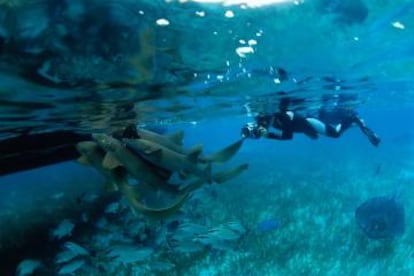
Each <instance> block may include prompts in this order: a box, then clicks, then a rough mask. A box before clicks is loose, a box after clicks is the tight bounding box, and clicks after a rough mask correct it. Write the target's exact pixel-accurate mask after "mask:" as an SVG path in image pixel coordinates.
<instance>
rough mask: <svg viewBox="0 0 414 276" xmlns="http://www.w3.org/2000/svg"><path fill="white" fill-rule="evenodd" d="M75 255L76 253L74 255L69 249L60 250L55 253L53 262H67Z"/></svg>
mask: <svg viewBox="0 0 414 276" xmlns="http://www.w3.org/2000/svg"><path fill="white" fill-rule="evenodd" d="M76 257H77V255H76V253H75V252H72V251H70V250H65V251H62V252H60V253H59V254H57V255H56V257H55V263H56V264H63V263H67V262H69V261H71V260H73V259H74V258H76Z"/></svg>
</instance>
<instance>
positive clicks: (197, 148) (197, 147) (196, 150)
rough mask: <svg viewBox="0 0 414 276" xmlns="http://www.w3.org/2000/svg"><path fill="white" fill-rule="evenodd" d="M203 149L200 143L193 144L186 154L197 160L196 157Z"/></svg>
mask: <svg viewBox="0 0 414 276" xmlns="http://www.w3.org/2000/svg"><path fill="white" fill-rule="evenodd" d="M202 151H203V145H202V144H198V145H195V146H194V147H192V148H191V149H190V150H189V151H188V153H187V155H188V156H191V158H195V161H197V159H198V157H199V156H200V154H201V152H202Z"/></svg>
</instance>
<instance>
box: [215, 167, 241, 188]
mask: <svg viewBox="0 0 414 276" xmlns="http://www.w3.org/2000/svg"><path fill="white" fill-rule="evenodd" d="M248 167H249V165H248V164H246V163H245V164H242V165H239V166H237V167H234V168H232V169H229V170H225V171H220V172H218V173H215V174H214V175H213V181H214V182H215V183H217V184H221V183H224V182H226V181H229V180H230V179H233V178H235V177H236V176H238V175H239V174H241V173H242V172H243V171H245V170H247V169H248Z"/></svg>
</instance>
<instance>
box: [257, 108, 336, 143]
mask: <svg viewBox="0 0 414 276" xmlns="http://www.w3.org/2000/svg"><path fill="white" fill-rule="evenodd" d="M256 122H257V126H258V127H262V128H264V129H266V130H268V129H269V127H273V128H275V129H279V130H281V131H282V132H281V133H280V134H278V133H274V132H268V133H267V135H266V137H267V138H269V139H276V140H290V139H292V138H293V133H303V134H305V135H306V136H308V137H310V138H312V139H316V138H318V136H319V134H322V133H321V131H320V130H319V129H318V127H317V126H316V125H315V123H316V124H318V126H320V127H323V128H324V130H325V131H324V133H323V134H325V135H327V136H329V137H339V135H340V133H339V132H338V131H336V130H335V128H334V127H332V126H331V125H327V124H324V123H323V122H321V121H319V120H318V119H316V118H307V117H304V116H302V115H300V114H298V113H294V112H292V111H286V112H277V113H274V114H273V115H266V116H257V117H256Z"/></svg>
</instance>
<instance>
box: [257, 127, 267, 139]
mask: <svg viewBox="0 0 414 276" xmlns="http://www.w3.org/2000/svg"><path fill="white" fill-rule="evenodd" d="M257 131H258V133H259V137H267V134H268V133H269V132H268V131H267V129H265V128H264V127H262V126H260V127H258V128H257Z"/></svg>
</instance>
